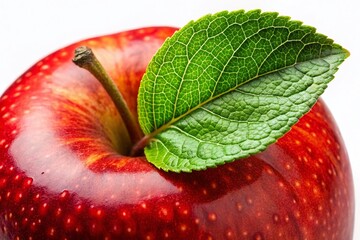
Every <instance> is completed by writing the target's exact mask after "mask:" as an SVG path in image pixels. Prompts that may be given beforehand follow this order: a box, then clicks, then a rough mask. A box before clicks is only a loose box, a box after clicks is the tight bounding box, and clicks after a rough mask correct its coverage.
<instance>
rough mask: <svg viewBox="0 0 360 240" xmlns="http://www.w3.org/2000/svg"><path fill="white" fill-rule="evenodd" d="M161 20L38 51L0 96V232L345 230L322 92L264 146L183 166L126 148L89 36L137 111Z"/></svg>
mask: <svg viewBox="0 0 360 240" xmlns="http://www.w3.org/2000/svg"><path fill="white" fill-rule="evenodd" d="M174 31H175V29H173V28H168V27H155V28H144V29H138V30H133V31H127V32H122V33H119V34H114V35H109V36H103V37H99V38H93V39H89V40H85V41H82V42H79V43H76V44H73V45H71V46H68V47H66V48H63V49H61V50H59V51H56V52H55V53H53V54H51V55H49V56H47V57H46V58H44V59H42V60H41V61H40V62H38V63H37V64H35V65H34V66H33V67H32V68H30V69H29V70H28V71H27V72H26V73H24V74H23V75H22V76H21V77H19V79H18V80H16V82H15V83H14V84H13V85H12V86H10V88H9V89H8V90H7V91H6V92H5V93H4V94H3V96H2V97H1V100H0V119H1V121H0V227H1V231H0V238H1V239H308V240H309V239H316V240H318V239H326V240H329V239H340V240H346V239H352V233H353V221H354V193H353V183H352V176H351V169H350V165H349V160H348V156H347V153H346V149H345V146H344V143H343V141H342V139H341V136H340V133H339V131H338V128H337V126H336V123H335V122H334V119H333V118H332V116H331V114H330V112H329V110H328V109H327V107H326V106H325V104H324V102H323V101H322V100H320V101H319V102H318V103H317V104H316V105H315V106H314V107H313V109H312V110H311V111H310V112H309V113H308V114H306V115H305V116H304V117H303V118H301V120H300V121H299V122H298V123H297V124H296V125H295V126H294V127H293V128H292V130H291V131H290V132H288V133H287V134H286V135H285V136H284V137H282V138H281V139H279V140H278V141H277V142H276V143H275V144H272V145H271V146H269V147H268V149H267V150H265V151H264V152H262V153H260V154H257V155H254V156H252V157H249V158H246V159H243V160H238V161H235V162H233V163H229V164H226V165H223V166H220V167H217V168H213V169H208V170H205V171H199V172H193V173H181V174H178V173H170V172H163V171H161V170H158V169H156V168H155V167H154V166H153V165H151V164H150V163H148V162H147V161H146V158H145V157H143V156H140V157H127V156H125V154H124V153H126V152H127V151H128V149H129V146H128V145H127V144H125V143H126V142H128V141H125V140H124V139H125V138H127V137H128V136H127V135H126V133H125V131H124V125H123V123H122V121H121V120H120V117H119V114H118V112H117V111H116V109H115V107H114V104H113V102H112V101H111V100H110V98H109V96H108V95H107V93H106V92H105V90H104V89H103V88H102V86H101V85H100V84H99V83H98V81H97V80H96V79H95V78H94V77H93V76H91V75H90V73H88V72H86V71H85V70H83V69H80V68H78V67H77V66H75V65H74V64H73V63H72V61H71V59H72V57H73V51H74V49H75V48H76V47H78V46H80V45H87V46H90V47H91V48H92V49H93V51H94V52H95V54H96V55H97V56H98V58H99V59H100V62H102V63H103V64H104V66H105V68H106V70H107V71H108V72H109V74H110V75H111V76H112V78H113V79H115V80H116V84H117V86H118V88H119V89H120V91H121V92H122V94H123V95H124V98H125V100H126V102H127V103H128V104H129V106H130V109H131V111H132V112H133V114H135V115H136V107H137V106H136V104H137V101H136V97H137V92H138V87H139V81H140V79H141V77H142V75H143V73H144V71H145V68H146V66H147V64H148V62H149V60H150V58H151V57H152V55H153V54H154V53H155V51H156V50H157V49H158V48H159V47H160V45H161V44H162V42H163V41H164V39H165V38H166V37H168V36H170V35H172V33H173V32H174Z"/></svg>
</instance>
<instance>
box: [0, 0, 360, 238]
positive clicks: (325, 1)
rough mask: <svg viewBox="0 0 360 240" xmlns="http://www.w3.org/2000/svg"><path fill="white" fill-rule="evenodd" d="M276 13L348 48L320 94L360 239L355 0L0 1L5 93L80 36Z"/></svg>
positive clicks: (359, 51) (0, 71) (0, 74)
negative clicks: (338, 137)
mask: <svg viewBox="0 0 360 240" xmlns="http://www.w3.org/2000/svg"><path fill="white" fill-rule="evenodd" d="M254 8H259V9H262V10H264V11H276V12H279V13H280V14H282V15H287V16H291V17H292V18H293V19H296V20H301V21H303V22H304V23H305V24H307V25H311V26H314V27H316V28H317V29H318V31H319V32H320V33H323V34H325V35H327V36H329V37H330V38H332V39H334V40H335V42H337V43H339V44H341V45H342V46H344V47H345V48H347V49H348V50H349V51H350V52H351V56H350V58H348V59H347V60H346V61H345V63H344V64H343V65H341V66H340V70H339V71H338V72H337V74H336V78H335V80H334V81H333V82H332V83H330V86H329V88H328V89H327V90H326V92H325V94H324V95H323V98H324V99H325V101H326V102H327V104H328V106H329V107H330V108H331V110H332V113H333V114H334V116H335V118H336V120H337V122H338V125H339V127H340V130H341V132H342V135H343V137H344V140H345V142H346V145H347V148H348V152H349V155H350V159H351V164H352V168H353V176H354V182H355V190H356V199H357V210H356V211H357V212H356V218H357V219H356V224H355V235H354V239H355V240H356V239H360V210H359V208H358V206H359V205H360V187H359V186H360V161H359V160H360V159H359V158H360V146H358V145H359V143H360V131H359V130H360V129H359V123H360V111H359V110H360V107H359V103H360V101H359V100H360V97H359V90H360V83H359V76H358V74H359V73H357V71H360V48H359V46H360V27H359V22H360V14H359V13H358V7H357V5H356V1H355V0H352V1H350V0H336V1H331V0H311V1H308V0H297V1H292V0H282V1H281V0H180V1H178V0H144V1H141V0H126V1H115V0H101V1H92V0H77V1H74V0H62V1H51V0H32V1H19V0H11V1H6V0H0V94H1V93H3V92H4V91H5V89H6V88H7V87H8V86H9V85H10V84H11V83H12V82H13V81H14V80H15V79H16V78H17V77H18V76H19V75H20V74H21V73H23V72H24V71H26V70H27V68H29V67H30V66H31V65H32V64H34V63H35V62H36V61H37V60H39V59H41V58H42V57H44V56H46V55H48V54H49V53H51V52H53V51H54V50H56V49H58V48H60V47H63V46H66V45H68V44H70V43H73V42H75V41H78V40H81V39H84V38H89V37H93V36H97V35H102V34H108V33H115V32H118V31H123V30H127V29H131V28H138V27H144V26H152V25H170V26H183V25H184V24H186V23H187V22H188V21H189V20H192V19H197V18H199V17H201V16H203V15H205V14H207V13H215V12H217V11H220V10H237V9H246V10H251V9H254Z"/></svg>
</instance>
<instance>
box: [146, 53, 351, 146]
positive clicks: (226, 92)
mask: <svg viewBox="0 0 360 240" xmlns="http://www.w3.org/2000/svg"><path fill="white" fill-rule="evenodd" d="M341 54H344V52H337V53H335V54H329V55H326V56H322V57H317V58H312V59H308V60H306V61H301V62H295V63H294V64H291V65H288V66H284V67H281V68H278V69H274V70H271V71H269V72H265V73H263V74H260V75H256V76H254V77H252V78H250V79H248V80H247V81H244V82H242V83H241V84H238V85H236V86H234V87H232V88H229V89H228V90H227V91H224V92H222V93H220V94H218V95H216V96H213V95H212V97H210V98H208V99H207V100H205V101H204V102H201V103H200V104H198V105H196V106H195V107H193V108H191V109H189V110H188V111H187V112H185V113H183V114H181V115H179V116H178V117H176V118H172V119H171V120H170V121H169V122H167V123H166V124H164V125H162V126H161V127H159V128H157V129H156V130H155V131H153V132H151V133H149V134H147V135H146V137H147V138H148V139H152V138H154V137H155V136H156V135H158V134H159V133H161V132H163V131H165V130H166V129H168V128H170V127H171V126H172V125H174V123H176V122H178V121H179V120H181V119H182V118H184V117H186V116H187V115H189V114H191V113H192V112H194V111H196V110H197V109H199V108H201V107H203V106H204V105H206V104H207V103H209V102H211V101H214V100H215V99H218V98H220V97H222V96H224V95H226V94H228V93H230V92H232V91H235V90H236V89H237V88H239V87H240V86H242V85H245V84H247V83H249V82H251V81H253V80H255V79H257V78H260V77H264V76H266V75H270V74H272V73H275V72H279V71H281V70H284V69H287V68H292V67H295V66H296V65H298V64H301V63H305V62H309V61H313V60H318V59H324V58H325V57H329V56H335V55H341ZM188 65H189V64H188ZM226 65H227V64H225V66H226ZM220 75H222V74H220Z"/></svg>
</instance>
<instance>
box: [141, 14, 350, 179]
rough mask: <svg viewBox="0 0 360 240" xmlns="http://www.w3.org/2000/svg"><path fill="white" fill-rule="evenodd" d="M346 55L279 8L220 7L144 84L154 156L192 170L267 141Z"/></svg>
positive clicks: (181, 34) (191, 26) (189, 31)
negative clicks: (271, 10)
mask: <svg viewBox="0 0 360 240" xmlns="http://www.w3.org/2000/svg"><path fill="white" fill-rule="evenodd" d="M348 55H349V53H348V52H347V51H346V50H345V49H343V48H342V47H340V46H339V45H336V44H334V43H333V41H332V40H330V39H328V38H327V37H325V36H324V35H321V34H318V33H316V32H315V29H314V28H312V27H309V26H303V25H302V23H301V22H298V21H292V20H290V18H288V17H281V16H278V14H277V13H261V11H259V10H255V11H249V12H244V11H236V12H230V13H229V12H220V13H218V14H215V15H207V16H205V17H203V18H201V19H199V20H197V21H194V22H190V23H188V24H187V25H186V26H185V27H183V28H182V29H181V30H179V31H178V32H177V33H175V34H174V35H173V36H172V37H171V38H170V39H168V40H167V41H166V42H165V43H164V45H163V46H162V47H161V48H160V49H159V51H158V52H157V54H156V55H155V56H154V58H153V59H152V61H151V63H150V64H149V66H148V69H147V72H146V74H145V75H144V77H143V79H142V82H141V84H140V90H139V97H138V114H139V122H140V125H141V128H142V130H143V131H144V133H145V134H146V138H147V139H150V143H149V144H148V145H147V146H146V147H145V154H146V157H147V159H148V161H150V162H152V163H153V164H154V165H156V166H157V167H159V168H161V169H164V170H166V171H168V170H170V171H175V172H180V171H192V170H202V169H206V168H208V167H214V166H216V165H220V164H224V163H225V162H231V161H234V160H236V159H239V158H244V157H247V156H249V155H251V154H255V153H258V152H260V151H262V150H264V149H265V148H266V147H267V146H268V145H270V144H271V143H274V142H275V141H276V140H277V139H278V138H280V137H281V136H283V135H284V134H285V133H286V132H287V131H289V130H290V128H291V126H292V125H294V124H295V123H296V122H297V121H298V119H299V118H300V117H301V116H303V115H304V114H305V113H306V112H308V111H309V110H310V108H311V107H312V106H313V105H314V104H315V102H316V100H317V99H318V97H319V96H320V95H321V94H322V93H323V91H324V89H325V88H326V86H327V84H328V82H329V81H331V80H332V79H333V75H334V73H335V72H336V71H337V67H338V66H339V65H340V64H341V62H343V60H344V59H345V58H346V57H347V56H348Z"/></svg>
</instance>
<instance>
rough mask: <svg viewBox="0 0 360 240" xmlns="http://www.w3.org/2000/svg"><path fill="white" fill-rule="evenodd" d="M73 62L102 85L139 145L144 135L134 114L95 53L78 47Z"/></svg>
mask: <svg viewBox="0 0 360 240" xmlns="http://www.w3.org/2000/svg"><path fill="white" fill-rule="evenodd" d="M73 62H74V63H75V64H76V65H77V66H79V67H81V68H83V69H86V70H88V71H89V72H90V73H91V74H92V75H93V76H94V77H95V78H96V79H97V80H98V81H99V82H100V83H101V84H102V86H103V87H104V88H105V90H106V92H107V93H108V94H109V96H110V97H111V99H112V101H113V102H114V104H115V106H116V108H117V110H118V112H119V114H120V116H121V118H122V120H123V121H124V124H125V126H126V129H127V131H128V134H129V137H130V139H131V142H132V145H137V144H136V143H138V142H139V141H140V140H141V139H142V137H143V133H142V131H141V129H140V127H139V125H138V124H137V121H136V120H135V118H134V116H133V114H131V112H130V109H129V107H128V105H127V104H126V102H125V100H124V98H123V96H122V95H121V93H120V91H119V89H118V88H117V86H116V84H115V82H114V81H113V80H112V79H111V77H110V76H109V74H108V73H107V72H106V71H105V69H104V67H103V66H102V64H101V63H100V62H99V60H98V59H97V57H96V56H95V54H94V53H93V51H92V50H91V49H90V48H88V47H86V46H81V47H78V48H77V49H75V56H74V58H73Z"/></svg>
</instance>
